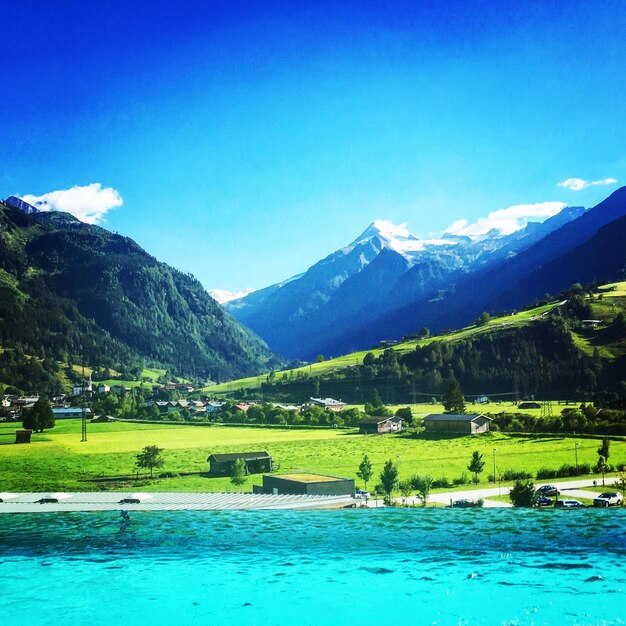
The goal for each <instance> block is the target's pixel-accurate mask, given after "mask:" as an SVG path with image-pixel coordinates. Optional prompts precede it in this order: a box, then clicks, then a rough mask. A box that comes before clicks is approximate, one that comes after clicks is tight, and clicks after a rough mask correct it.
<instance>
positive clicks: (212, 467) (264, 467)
mask: <svg viewBox="0 0 626 626" xmlns="http://www.w3.org/2000/svg"><path fill="white" fill-rule="evenodd" d="M238 459H243V460H244V461H245V463H246V473H248V474H262V473H263V472H271V471H272V469H273V462H272V457H271V456H270V455H269V454H268V453H267V452H265V450H263V451H262V452H230V453H227V454H211V455H210V456H209V458H208V459H207V461H208V462H209V476H231V475H232V473H233V466H234V464H235V461H237V460H238Z"/></svg>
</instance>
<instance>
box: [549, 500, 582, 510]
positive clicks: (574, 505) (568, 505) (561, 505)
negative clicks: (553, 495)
mask: <svg viewBox="0 0 626 626" xmlns="http://www.w3.org/2000/svg"><path fill="white" fill-rule="evenodd" d="M554 508H555V509H557V508H558V509H585V508H587V507H586V506H585V505H584V504H583V503H582V502H578V500H557V501H556V502H555V503H554Z"/></svg>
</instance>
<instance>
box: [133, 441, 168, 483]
mask: <svg viewBox="0 0 626 626" xmlns="http://www.w3.org/2000/svg"><path fill="white" fill-rule="evenodd" d="M161 452H163V448H159V447H158V446H145V447H144V449H143V450H142V451H141V452H140V453H139V454H138V455H137V461H136V463H135V465H136V466H137V467H138V468H139V469H143V468H147V469H149V470H150V478H153V470H154V468H155V467H157V468H160V467H163V465H164V464H165V461H164V459H163V456H162V454H161Z"/></svg>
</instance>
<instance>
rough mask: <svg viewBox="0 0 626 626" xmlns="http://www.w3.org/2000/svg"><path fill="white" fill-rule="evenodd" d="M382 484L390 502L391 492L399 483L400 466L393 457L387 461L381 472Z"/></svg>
mask: <svg viewBox="0 0 626 626" xmlns="http://www.w3.org/2000/svg"><path fill="white" fill-rule="evenodd" d="M380 484H381V485H382V488H383V492H384V493H385V496H386V499H387V501H388V502H389V501H390V500H391V494H392V493H393V490H394V489H395V488H396V486H397V484H398V468H397V467H396V465H394V463H393V461H392V460H391V459H389V460H388V461H387V462H386V463H385V466H384V467H383V471H382V472H381V473H380Z"/></svg>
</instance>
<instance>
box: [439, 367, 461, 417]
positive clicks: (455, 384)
mask: <svg viewBox="0 0 626 626" xmlns="http://www.w3.org/2000/svg"><path fill="white" fill-rule="evenodd" d="M443 408H444V409H445V412H446V413H459V414H461V415H462V414H463V413H465V398H464V397H463V392H462V391H461V385H459V381H458V380H457V379H456V378H455V377H454V376H452V377H451V378H450V380H449V382H448V388H447V389H446V393H445V394H444V395H443Z"/></svg>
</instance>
